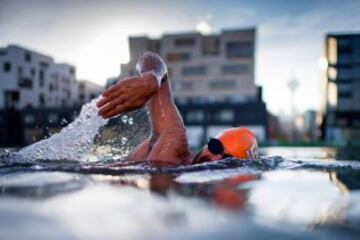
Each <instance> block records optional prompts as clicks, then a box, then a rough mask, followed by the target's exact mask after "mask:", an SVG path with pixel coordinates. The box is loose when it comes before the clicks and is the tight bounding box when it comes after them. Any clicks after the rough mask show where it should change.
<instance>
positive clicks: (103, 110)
mask: <svg viewBox="0 0 360 240" xmlns="http://www.w3.org/2000/svg"><path fill="white" fill-rule="evenodd" d="M126 99H127V95H122V96H120V97H118V98H115V99H113V100H111V101H108V102H107V104H106V105H103V106H102V107H101V108H100V109H99V111H98V114H99V115H100V116H103V115H105V114H106V113H108V112H109V111H111V110H113V109H115V108H116V107H117V106H118V105H120V104H123V103H124V102H125V101H126Z"/></svg>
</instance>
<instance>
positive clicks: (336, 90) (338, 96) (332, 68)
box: [323, 33, 360, 144]
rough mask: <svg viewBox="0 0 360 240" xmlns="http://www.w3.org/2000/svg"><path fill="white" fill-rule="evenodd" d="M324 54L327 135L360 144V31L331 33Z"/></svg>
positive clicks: (329, 138) (339, 140) (337, 140)
mask: <svg viewBox="0 0 360 240" xmlns="http://www.w3.org/2000/svg"><path fill="white" fill-rule="evenodd" d="M324 54H325V56H324V57H325V59H326V62H327V67H326V69H325V71H324V81H323V100H324V101H323V111H324V120H323V125H324V126H323V129H324V131H325V134H324V136H325V138H326V140H328V141H331V142H335V143H340V144H347V143H351V142H352V143H353V142H355V141H357V143H360V33H357V34H355V33H352V34H328V35H327V36H326V39H325V51H324Z"/></svg>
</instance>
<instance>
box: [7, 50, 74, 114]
mask: <svg viewBox="0 0 360 240" xmlns="http://www.w3.org/2000/svg"><path fill="white" fill-rule="evenodd" d="M75 71H76V69H75V67H74V66H72V65H69V64H65V63H61V64H58V63H55V62H54V60H53V59H52V58H51V57H49V56H46V55H43V54H41V53H38V52H35V51H32V50H29V49H25V48H22V47H19V46H15V45H9V46H7V47H5V48H0V94H1V95H0V109H8V108H15V109H18V110H21V109H24V108H48V107H51V108H54V107H71V106H73V105H75V104H77V103H78V85H77V81H76V72H75Z"/></svg>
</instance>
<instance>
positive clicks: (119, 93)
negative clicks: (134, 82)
mask: <svg viewBox="0 0 360 240" xmlns="http://www.w3.org/2000/svg"><path fill="white" fill-rule="evenodd" d="M122 93H123V91H122V90H121V89H118V90H117V91H116V92H113V93H112V94H111V95H109V96H106V97H103V99H101V100H100V101H99V102H97V103H96V106H97V107H98V108H101V107H102V106H104V105H105V104H107V103H109V102H111V101H113V100H114V99H116V98H119V97H121V96H122Z"/></svg>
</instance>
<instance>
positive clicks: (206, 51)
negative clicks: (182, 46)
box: [202, 36, 220, 56]
mask: <svg viewBox="0 0 360 240" xmlns="http://www.w3.org/2000/svg"><path fill="white" fill-rule="evenodd" d="M219 53H220V38H219V37H214V36H209V37H203V39H202V54H203V55H205V56H213V55H219Z"/></svg>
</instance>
